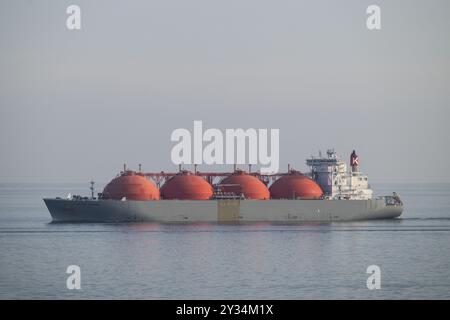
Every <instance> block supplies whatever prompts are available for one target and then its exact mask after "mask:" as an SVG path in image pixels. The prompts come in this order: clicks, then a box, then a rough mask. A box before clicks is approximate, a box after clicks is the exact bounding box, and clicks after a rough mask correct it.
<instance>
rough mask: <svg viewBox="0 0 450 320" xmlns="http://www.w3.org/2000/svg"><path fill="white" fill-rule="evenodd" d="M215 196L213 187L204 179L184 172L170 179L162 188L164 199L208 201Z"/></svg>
mask: <svg viewBox="0 0 450 320" xmlns="http://www.w3.org/2000/svg"><path fill="white" fill-rule="evenodd" d="M212 195H213V187H212V186H211V185H210V184H209V183H208V182H207V181H206V180H205V179H203V178H202V177H200V176H197V175H193V174H191V173H189V172H183V173H181V174H177V175H176V176H173V177H172V178H170V180H169V181H167V182H166V183H165V184H164V185H163V186H162V187H161V196H162V198H163V199H171V200H176V199H177V200H208V199H209V198H211V197H212Z"/></svg>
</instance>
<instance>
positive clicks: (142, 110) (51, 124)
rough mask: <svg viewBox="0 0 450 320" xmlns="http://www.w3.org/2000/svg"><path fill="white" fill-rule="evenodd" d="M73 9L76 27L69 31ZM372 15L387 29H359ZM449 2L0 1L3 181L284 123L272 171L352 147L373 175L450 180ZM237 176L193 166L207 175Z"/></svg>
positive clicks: (110, 165)
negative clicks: (196, 128)
mask: <svg viewBox="0 0 450 320" xmlns="http://www.w3.org/2000/svg"><path fill="white" fill-rule="evenodd" d="M70 4H78V5H79V6H80V7H81V12H82V22H81V23H82V30H80V31H69V30H67V29H66V25H65V21H66V18H67V14H66V12H65V11H66V8H67V6H69V5H70ZM370 4H378V5H379V6H380V7H381V15H382V30H380V31H369V30H367V28H366V24H365V23H366V22H365V21H366V14H365V11H366V8H367V6H368V5H370ZM449 12H450V2H449V1H447V0H442V1H425V0H423V1H406V0H405V1H392V0H391V1H381V0H371V1H361V0H354V1H334V0H329V1H299V0H292V1H284V0H283V1H274V0H272V1H261V0H251V1H248V0H227V1H217V0H216V1H213V0H202V1H199V0H190V1H183V0H170V1H167V0H165V1H100V0H96V1H80V0H72V1H37V0H36V1H31V0H28V1H24V0H9V1H8V0H5V1H1V2H0V152H1V154H0V182H85V181H89V179H91V178H93V179H94V180H96V181H108V180H110V179H111V178H112V177H113V176H115V174H116V173H117V172H118V171H120V169H121V166H122V163H124V162H126V163H127V164H129V166H131V167H134V168H137V164H138V163H142V164H143V166H144V169H145V170H146V171H160V170H176V167H175V166H174V165H172V164H171V160H170V150H171V148H172V147H173V145H174V143H173V142H171V141H170V134H171V132H172V130H174V129H176V128H180V127H181V128H188V129H190V130H191V131H192V126H193V120H203V124H204V126H205V127H207V128H211V127H214V128H219V129H225V128H238V127H242V128H279V129H280V163H281V167H282V169H283V170H284V169H285V167H286V166H287V163H291V164H292V165H293V166H294V167H295V168H297V169H300V170H304V169H306V168H305V167H306V166H305V158H306V157H308V156H310V155H311V154H317V152H318V150H319V149H322V150H325V149H327V148H331V147H334V148H335V149H336V150H337V151H338V152H339V153H340V154H341V155H342V156H343V158H344V159H345V160H346V161H347V158H348V156H349V154H350V152H351V151H352V149H356V151H357V153H358V154H359V156H360V160H361V169H362V170H363V171H364V172H365V173H367V174H368V175H369V179H370V180H372V181H375V182H402V183H403V182H450V171H449V170H448V159H449V158H450V151H449V136H450V134H449V133H450V129H449V126H448V123H447V122H448V120H449V116H450V104H449V103H450V41H449V31H450V20H449V19H448V14H449ZM209 169H211V170H218V169H230V167H229V166H228V167H227V166H223V167H222V168H218V167H212V168H206V167H200V170H209Z"/></svg>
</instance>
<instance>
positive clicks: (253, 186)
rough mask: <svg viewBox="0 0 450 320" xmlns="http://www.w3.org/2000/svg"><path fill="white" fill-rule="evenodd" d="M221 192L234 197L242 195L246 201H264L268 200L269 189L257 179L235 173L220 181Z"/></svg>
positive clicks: (238, 172) (242, 172)
mask: <svg viewBox="0 0 450 320" xmlns="http://www.w3.org/2000/svg"><path fill="white" fill-rule="evenodd" d="M220 184H221V190H222V191H223V192H230V193H234V194H236V195H240V194H243V195H244V197H245V198H246V199H255V200H266V199H269V198H270V193H269V189H267V187H266V185H265V184H264V183H263V182H262V181H261V180H259V179H258V178H256V177H254V176H251V175H248V174H246V173H245V172H244V171H236V172H235V173H233V174H232V175H231V176H229V177H227V178H225V179H223V180H222V182H221V183H220Z"/></svg>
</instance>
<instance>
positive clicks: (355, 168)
mask: <svg viewBox="0 0 450 320" xmlns="http://www.w3.org/2000/svg"><path fill="white" fill-rule="evenodd" d="M350 166H351V167H352V172H359V158H358V156H357V154H356V152H355V150H353V152H352V154H351V155H350Z"/></svg>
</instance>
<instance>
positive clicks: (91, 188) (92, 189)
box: [89, 180, 95, 199]
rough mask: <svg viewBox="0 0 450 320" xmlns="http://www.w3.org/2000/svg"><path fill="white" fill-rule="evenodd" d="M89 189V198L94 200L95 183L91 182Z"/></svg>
mask: <svg viewBox="0 0 450 320" xmlns="http://www.w3.org/2000/svg"><path fill="white" fill-rule="evenodd" d="M90 183H91V187H90V188H89V189H90V190H91V198H92V199H94V190H95V189H94V184H95V182H94V181H92V180H91V182H90Z"/></svg>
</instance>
